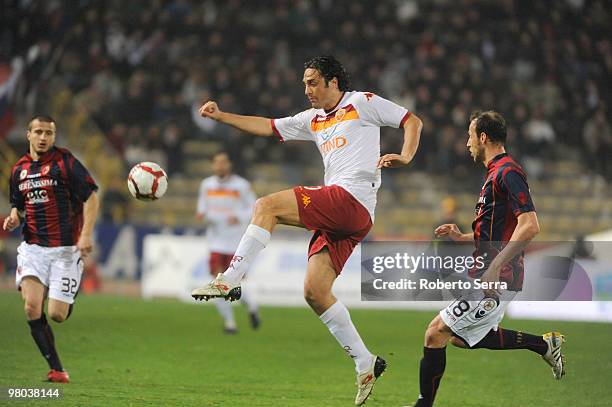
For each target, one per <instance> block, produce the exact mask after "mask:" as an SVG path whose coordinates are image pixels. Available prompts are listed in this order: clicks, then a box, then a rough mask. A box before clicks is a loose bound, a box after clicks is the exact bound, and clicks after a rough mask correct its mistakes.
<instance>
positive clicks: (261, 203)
mask: <svg viewBox="0 0 612 407" xmlns="http://www.w3.org/2000/svg"><path fill="white" fill-rule="evenodd" d="M270 212H272V199H271V198H270V197H269V196H263V197H261V198H259V199H257V200H256V201H255V207H254V208H253V214H254V215H255V214H257V215H270V214H271V213H270Z"/></svg>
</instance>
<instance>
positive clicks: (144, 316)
mask: <svg viewBox="0 0 612 407" xmlns="http://www.w3.org/2000/svg"><path fill="white" fill-rule="evenodd" d="M235 309H236V311H237V312H236V313H237V317H238V323H239V328H240V333H239V335H237V336H230V337H228V336H226V335H224V334H223V333H222V332H221V324H220V321H219V319H218V316H217V314H216V311H215V309H214V308H213V307H212V306H210V305H201V304H198V305H193V304H183V303H180V302H177V301H170V300H158V301H143V300H140V299H133V298H122V297H106V296H90V297H86V296H81V297H80V298H79V299H78V303H77V307H76V309H75V313H74V314H73V316H72V317H71V319H70V320H69V321H68V322H67V323H65V324H62V325H58V324H56V323H52V324H53V325H52V326H53V328H54V331H55V336H56V340H57V343H58V347H59V352H60V356H61V359H62V362H63V363H64V365H65V367H66V369H67V370H68V371H69V373H70V376H71V380H72V383H70V384H67V385H53V384H48V383H43V382H42V379H43V378H44V376H45V374H46V372H47V370H48V369H47V365H46V363H45V362H44V361H43V359H42V357H41V356H40V354H39V352H38V349H37V348H36V347H35V345H34V342H33V341H32V339H31V337H30V334H29V331H28V326H27V324H26V322H25V318H24V314H23V310H22V304H21V299H20V298H19V296H18V295H17V294H7V293H2V294H0V315H1V317H0V318H1V324H0V367H1V369H0V387H41V386H46V387H54V386H61V387H62V388H63V391H64V397H63V399H62V400H55V401H45V402H43V401H27V402H23V401H22V402H13V403H12V404H13V405H22V406H25V405H42V404H43V403H44V404H45V405H49V406H232V407H239V406H249V407H253V406H282V407H289V406H296V407H297V406H304V407H305V406H309V407H312V406H316V407H319V406H334V407H335V406H351V405H353V399H354V396H355V390H356V387H355V385H354V381H355V376H354V371H353V363H352V361H351V360H350V359H349V358H348V357H347V356H346V355H345V354H344V352H343V351H342V349H340V347H339V346H338V344H337V343H336V341H335V340H334V338H333V337H332V336H331V335H330V334H329V333H328V332H327V330H326V328H325V327H324V326H323V324H321V322H320V321H319V320H318V319H317V318H316V316H315V315H314V314H313V313H312V312H311V311H310V310H309V309H306V308H263V309H262V318H263V325H262V327H261V329H260V330H259V331H257V332H253V331H251V330H250V328H249V326H248V323H247V317H246V312H245V310H244V309H242V308H241V307H239V306H237V307H236V308H235ZM433 315H434V312H413V311H399V310H394V311H387V310H384V311H383V310H381V311H379V310H376V311H373V310H367V311H366V310H353V311H352V317H353V321H354V322H355V324H356V326H357V328H358V329H359V331H360V332H361V335H362V337H363V338H364V340H365V342H366V344H367V345H368V347H369V348H370V350H371V351H373V352H376V353H378V354H379V355H381V356H383V357H384V358H385V359H386V360H387V362H388V364H389V368H388V370H387V372H386V373H385V375H384V376H383V377H382V378H381V379H380V380H379V381H378V383H377V384H376V387H375V389H374V394H373V395H372V396H371V397H370V400H368V403H367V404H368V406H370V407H373V406H385V407H386V406H397V407H399V406H404V405H406V404H409V403H412V402H413V401H414V400H415V397H416V396H417V394H418V370H417V369H418V363H419V359H420V355H421V350H422V337H423V331H424V329H425V327H426V326H427V323H428V322H429V320H430V319H431V318H432V317H433ZM504 326H506V327H508V328H513V329H521V330H524V331H527V332H532V333H543V332H545V331H548V330H551V329H556V330H560V331H561V332H563V333H564V334H565V335H566V337H567V343H566V345H565V347H564V351H565V353H566V355H567V359H568V368H567V375H566V377H565V378H564V379H563V380H561V381H559V382H557V381H555V380H554V379H553V377H552V374H551V372H550V369H549V368H548V366H546V365H545V364H544V362H543V361H541V360H540V359H539V357H538V356H537V355H535V354H533V353H531V352H529V351H525V350H520V351H496V352H494V351H487V350H475V351H469V350H463V349H456V348H449V350H448V352H447V368H446V374H445V376H444V379H443V381H442V386H441V388H440V391H439V393H438V399H437V404H436V405H437V406H442V407H453V406H461V407H471V406H503V407H519V406H522V407H533V406H538V407H544V406H555V407H568V406H572V407H573V406H589V407H591V406H610V405H612V385H611V384H610V372H611V371H612V356H611V352H610V345H611V344H612V325H609V324H590V323H571V322H544V321H518V320H507V321H505V324H504ZM3 403H4V404H6V403H9V402H8V401H7V400H6V399H4V400H3V399H0V405H1V404H3Z"/></svg>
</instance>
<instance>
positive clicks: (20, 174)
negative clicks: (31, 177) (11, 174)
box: [19, 170, 28, 179]
mask: <svg viewBox="0 0 612 407" xmlns="http://www.w3.org/2000/svg"><path fill="white" fill-rule="evenodd" d="M27 176H28V170H21V172H20V173H19V179H25V177H27Z"/></svg>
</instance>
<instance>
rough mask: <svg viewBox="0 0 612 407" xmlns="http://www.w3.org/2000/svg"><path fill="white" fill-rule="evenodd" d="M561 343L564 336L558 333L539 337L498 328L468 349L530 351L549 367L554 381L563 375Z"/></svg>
mask: <svg viewBox="0 0 612 407" xmlns="http://www.w3.org/2000/svg"><path fill="white" fill-rule="evenodd" d="M462 342H463V341H462ZM563 342H565V336H563V335H562V334H561V333H559V332H548V333H545V334H544V335H541V336H540V335H532V334H530V333H527V332H522V331H513V330H511V329H502V327H498V328H497V330H494V329H491V330H490V331H489V332H488V333H487V335H486V336H485V337H484V338H482V340H480V342H478V343H477V344H475V345H473V346H471V347H470V349H490V350H515V349H527V350H530V351H532V352H534V353H537V354H538V355H540V356H541V357H542V359H543V360H544V361H545V362H546V363H547V364H548V365H549V366H550V367H551V369H552V372H553V376H554V377H555V379H557V380H560V379H561V378H562V377H563V376H564V375H565V356H564V355H563V354H562V353H561V345H562V344H563ZM467 347H469V345H468V346H467Z"/></svg>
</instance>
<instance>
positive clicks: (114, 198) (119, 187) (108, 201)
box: [100, 178, 131, 224]
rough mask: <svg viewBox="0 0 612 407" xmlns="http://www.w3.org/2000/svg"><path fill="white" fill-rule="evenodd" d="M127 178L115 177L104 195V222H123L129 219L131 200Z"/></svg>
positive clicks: (102, 207)
mask: <svg viewBox="0 0 612 407" xmlns="http://www.w3.org/2000/svg"><path fill="white" fill-rule="evenodd" d="M127 194H128V192H127V185H126V183H125V180H123V179H120V178H113V179H112V180H111V182H110V184H109V185H108V186H107V188H106V190H105V191H104V195H102V204H101V205H100V208H101V210H102V222H108V223H115V224H122V223H125V222H127V221H128V219H129V214H130V207H131V205H130V204H131V200H130V199H129V198H128V195H127Z"/></svg>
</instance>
